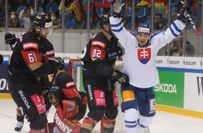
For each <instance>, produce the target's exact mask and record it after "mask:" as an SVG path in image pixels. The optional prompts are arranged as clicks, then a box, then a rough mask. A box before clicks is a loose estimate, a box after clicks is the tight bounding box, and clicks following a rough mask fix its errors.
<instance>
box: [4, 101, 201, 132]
mask: <svg viewBox="0 0 203 133" xmlns="http://www.w3.org/2000/svg"><path fill="white" fill-rule="evenodd" d="M15 111H16V105H15V104H14V102H13V101H12V100H1V99H0V133H15V132H14V126H15V122H16V120H15ZM52 116H53V113H50V115H49V120H50V119H51V117H52ZM122 118H123V117H122V113H121V112H120V113H119V115H118V117H117V123H116V124H117V125H116V129H115V133H124V125H123V119H122ZM28 129H29V126H28V123H27V122H26V123H25V125H24V128H23V131H22V133H26V131H28ZM150 129H151V133H203V119H197V118H191V117H185V116H182V115H176V114H171V113H165V112H160V111H158V112H157V115H156V117H155V119H154V121H153V124H152V125H151V127H150ZM94 133H99V125H97V127H96V129H95V130H94Z"/></svg>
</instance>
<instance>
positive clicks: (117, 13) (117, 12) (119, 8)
mask: <svg viewBox="0 0 203 133" xmlns="http://www.w3.org/2000/svg"><path fill="white" fill-rule="evenodd" d="M112 7H113V16H114V17H115V18H120V17H123V15H124V7H125V4H124V3H123V2H122V0H112Z"/></svg>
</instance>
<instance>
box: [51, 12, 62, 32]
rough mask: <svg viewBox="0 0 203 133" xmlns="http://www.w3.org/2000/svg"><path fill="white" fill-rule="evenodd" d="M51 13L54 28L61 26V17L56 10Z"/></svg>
mask: <svg viewBox="0 0 203 133" xmlns="http://www.w3.org/2000/svg"><path fill="white" fill-rule="evenodd" d="M49 15H50V18H51V19H52V22H53V29H58V28H61V19H60V18H59V17H57V16H56V14H55V13H54V12H50V13H49Z"/></svg>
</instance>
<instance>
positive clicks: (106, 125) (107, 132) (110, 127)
mask: <svg viewBox="0 0 203 133" xmlns="http://www.w3.org/2000/svg"><path fill="white" fill-rule="evenodd" d="M101 124H102V125H101V127H103V132H104V133H113V131H114V127H115V120H110V119H107V118H105V117H104V118H103V119H102V121H101Z"/></svg>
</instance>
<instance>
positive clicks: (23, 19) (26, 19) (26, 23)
mask: <svg viewBox="0 0 203 133" xmlns="http://www.w3.org/2000/svg"><path fill="white" fill-rule="evenodd" d="M32 14H33V9H32V8H31V7H26V8H24V9H23V10H21V11H20V14H19V19H20V23H21V26H22V27H24V28H29V27H30V25H31V23H30V21H31V15H32Z"/></svg>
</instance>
